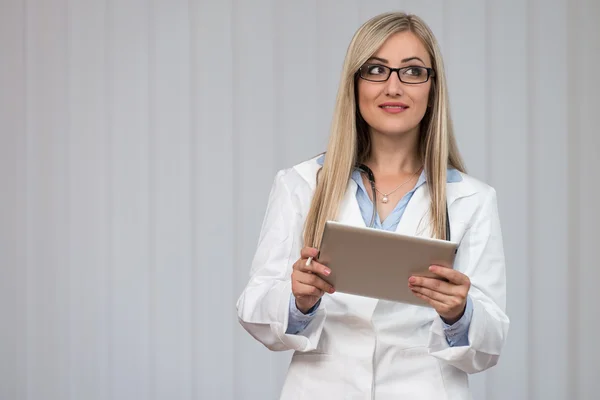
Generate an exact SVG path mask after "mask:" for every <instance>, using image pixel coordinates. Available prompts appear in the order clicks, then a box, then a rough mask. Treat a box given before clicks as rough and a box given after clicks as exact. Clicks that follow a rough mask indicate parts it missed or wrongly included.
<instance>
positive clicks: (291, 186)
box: [276, 156, 321, 193]
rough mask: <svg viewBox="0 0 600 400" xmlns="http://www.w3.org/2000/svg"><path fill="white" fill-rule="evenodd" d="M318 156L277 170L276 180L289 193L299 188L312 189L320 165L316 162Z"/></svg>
mask: <svg viewBox="0 0 600 400" xmlns="http://www.w3.org/2000/svg"><path fill="white" fill-rule="evenodd" d="M319 157H320V156H316V157H313V158H311V159H308V160H306V161H303V162H301V163H299V164H296V165H294V166H291V167H288V168H286V169H282V170H280V171H278V172H277V178H276V180H277V181H278V182H279V183H280V184H282V185H284V186H285V187H286V188H287V189H288V190H289V191H290V192H291V193H295V192H297V191H299V190H300V191H303V190H305V191H312V190H314V188H315V186H316V179H317V173H318V171H319V169H320V168H321V165H320V164H319V162H318V159H319Z"/></svg>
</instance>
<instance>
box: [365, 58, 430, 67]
mask: <svg viewBox="0 0 600 400" xmlns="http://www.w3.org/2000/svg"><path fill="white" fill-rule="evenodd" d="M369 60H377V61H381V62H382V63H384V64H389V61H388V60H386V59H385V58H381V57H371V58H369ZM412 60H419V61H421V62H422V63H423V65H425V61H423V60H421V59H420V58H419V57H416V56H415V57H408V58H405V59H404V60H402V61H401V62H402V63H407V62H409V61H412Z"/></svg>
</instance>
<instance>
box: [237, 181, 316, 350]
mask: <svg viewBox="0 0 600 400" xmlns="http://www.w3.org/2000/svg"><path fill="white" fill-rule="evenodd" d="M287 173H289V172H287V171H280V172H279V173H278V174H277V176H276V178H275V182H274V183H273V186H272V189H271V193H270V195H269V201H268V205H267V211H266V215H265V217H264V220H263V224H262V228H261V232H260V237H259V243H258V247H257V249H256V253H255V255H254V259H253V261H252V266H251V269H250V279H249V281H248V283H247V285H246V287H245V288H244V290H243V292H242V294H241V295H240V297H239V299H238V301H237V305H236V308H237V313H238V320H239V322H240V324H241V325H242V326H243V327H244V329H245V330H246V331H248V333H250V335H252V336H253V337H254V338H255V339H257V340H258V341H259V342H261V343H262V344H264V345H265V346H266V347H267V348H269V349H271V350H274V351H283V350H297V351H310V350H315V349H316V347H317V344H318V342H319V338H320V336H321V332H322V330H323V324H324V322H325V315H326V311H325V307H324V306H323V305H321V306H320V307H319V308H318V309H317V312H316V315H315V316H314V317H313V318H312V320H311V321H310V323H309V324H308V326H307V327H306V329H304V330H303V331H302V332H301V333H300V334H286V330H287V326H288V319H289V301H290V296H291V295H292V290H291V273H292V266H293V264H294V263H295V262H296V260H298V258H299V257H300V249H301V248H302V230H303V224H304V219H303V218H302V217H301V215H300V211H299V210H298V207H295V206H294V204H293V202H292V195H291V193H290V190H289V188H288V187H287V185H286V182H285V176H286V174H287Z"/></svg>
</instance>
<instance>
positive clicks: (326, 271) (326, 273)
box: [323, 268, 331, 276]
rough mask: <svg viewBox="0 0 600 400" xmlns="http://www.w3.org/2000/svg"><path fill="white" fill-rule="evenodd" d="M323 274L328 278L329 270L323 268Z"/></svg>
mask: <svg viewBox="0 0 600 400" xmlns="http://www.w3.org/2000/svg"><path fill="white" fill-rule="evenodd" d="M323 273H324V274H325V275H328V276H329V274H330V273H331V270H330V269H329V268H325V269H324V270H323Z"/></svg>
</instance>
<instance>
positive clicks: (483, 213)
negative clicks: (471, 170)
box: [447, 172, 497, 224]
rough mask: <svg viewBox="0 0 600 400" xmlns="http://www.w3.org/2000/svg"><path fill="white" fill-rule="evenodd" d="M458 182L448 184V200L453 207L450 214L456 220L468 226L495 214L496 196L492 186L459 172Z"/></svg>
mask: <svg viewBox="0 0 600 400" xmlns="http://www.w3.org/2000/svg"><path fill="white" fill-rule="evenodd" d="M460 175H461V177H462V179H461V181H460V182H456V183H449V184H448V186H447V188H448V199H449V202H450V203H451V204H452V203H454V206H453V207H452V208H451V211H450V212H451V214H454V216H455V217H456V218H457V220H463V221H464V222H467V223H469V224H471V223H473V222H474V221H476V220H477V219H479V218H486V217H489V216H491V215H493V214H496V213H497V196H496V190H495V188H494V187H493V186H491V185H489V184H487V183H486V182H484V181H482V180H480V179H477V178H475V177H473V176H471V175H468V174H466V173H463V172H461V173H460Z"/></svg>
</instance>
